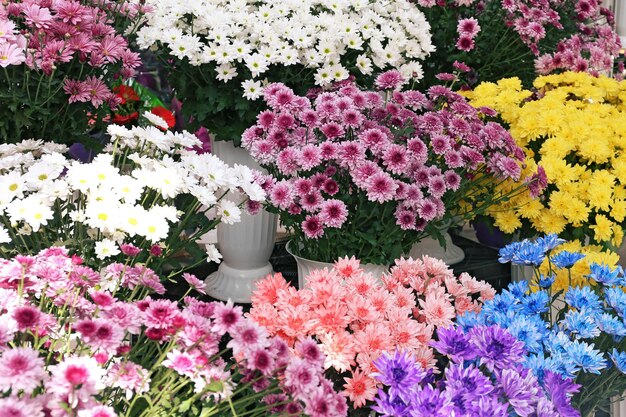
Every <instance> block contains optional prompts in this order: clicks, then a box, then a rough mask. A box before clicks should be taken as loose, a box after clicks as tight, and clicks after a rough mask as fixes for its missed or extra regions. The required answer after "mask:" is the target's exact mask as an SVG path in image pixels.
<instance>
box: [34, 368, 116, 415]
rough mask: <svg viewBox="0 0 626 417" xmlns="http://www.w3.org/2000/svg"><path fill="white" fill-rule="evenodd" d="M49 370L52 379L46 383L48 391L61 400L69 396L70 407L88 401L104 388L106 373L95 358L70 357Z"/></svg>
mask: <svg viewBox="0 0 626 417" xmlns="http://www.w3.org/2000/svg"><path fill="white" fill-rule="evenodd" d="M49 370H50V371H51V374H52V377H51V379H50V381H49V382H47V383H46V387H47V389H48V391H49V392H50V393H52V394H54V395H55V396H58V397H61V398H64V397H66V396H67V398H68V401H69V405H70V407H73V406H75V404H77V403H78V402H79V401H86V400H87V399H89V397H91V396H92V395H95V394H97V393H98V392H100V390H102V389H103V388H104V382H103V377H104V374H105V371H104V369H102V368H101V367H100V366H99V365H98V362H97V361H96V360H95V359H94V358H90V357H87V356H69V357H66V358H65V359H64V360H63V361H62V362H61V363H59V364H58V365H53V366H51V367H50V368H49Z"/></svg>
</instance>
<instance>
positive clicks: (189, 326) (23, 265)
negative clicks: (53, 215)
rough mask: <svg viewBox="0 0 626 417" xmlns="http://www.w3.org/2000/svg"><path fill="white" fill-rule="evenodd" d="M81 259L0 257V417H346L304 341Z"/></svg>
mask: <svg viewBox="0 0 626 417" xmlns="http://www.w3.org/2000/svg"><path fill="white" fill-rule="evenodd" d="M81 263H82V259H81V258H80V257H78V256H76V255H72V256H70V255H69V253H68V252H67V250H66V249H64V248H61V247H52V248H48V249H44V250H43V251H42V252H40V253H38V254H36V255H34V256H26V255H19V256H16V257H15V258H13V259H10V260H4V259H3V260H0V286H1V289H0V294H1V295H2V314H1V315H0V318H1V319H2V320H0V334H1V335H2V336H1V338H0V352H1V353H0V369H1V370H2V372H1V376H0V415H3V416H8V415H11V416H15V417H43V416H44V415H48V416H49V415H52V416H68V417H69V416H80V417H116V416H119V417H130V416H136V417H148V416H156V415H170V416H178V417H182V416H188V415H202V416H206V417H209V416H220V417H223V416H230V415H232V416H233V417H236V416H237V415H240V416H241V415H246V416H265V415H268V414H269V413H286V414H287V415H301V414H302V413H303V412H304V413H306V414H308V415H311V416H318V415H322V414H321V410H324V411H325V413H326V414H323V415H327V416H338V417H339V416H345V415H346V409H347V407H346V400H345V398H343V397H342V396H340V395H339V394H337V393H336V392H334V391H333V388H332V386H331V384H330V382H329V381H327V380H326V379H325V378H324V376H323V374H322V372H323V368H322V363H323V360H324V359H323V355H322V354H321V352H320V351H319V350H318V349H317V345H316V344H315V343H312V342H311V341H310V340H303V341H302V342H301V343H300V344H298V346H297V347H296V349H295V350H293V351H292V350H290V349H288V348H287V346H286V344H285V343H284V342H283V341H281V340H280V339H279V338H272V337H268V336H267V333H266V332H265V331H264V330H263V329H262V328H260V327H259V326H258V325H257V324H255V323H254V322H252V321H251V320H249V319H246V318H244V317H243V315H242V311H241V307H234V306H233V305H232V303H228V304H224V303H218V302H212V303H207V302H202V301H198V300H197V299H195V298H192V297H185V298H184V305H182V306H181V305H179V304H178V303H177V302H174V301H170V300H166V299H153V298H151V297H150V296H146V295H147V294H149V293H152V292H157V293H158V292H159V291H158V286H159V285H160V282H159V278H158V276H157V275H156V274H155V272H154V271H152V270H151V269H149V268H146V267H145V266H139V267H131V266H130V265H129V264H128V263H111V264H108V265H107V266H106V267H105V268H103V269H102V271H101V272H100V273H98V272H96V271H95V270H93V269H91V268H89V267H87V266H84V265H82V264H81ZM186 279H187V280H188V281H189V283H190V285H191V286H192V287H195V288H196V289H198V290H199V291H203V290H202V282H201V281H199V280H198V279H197V278H196V277H194V276H192V275H187V276H186ZM188 292H189V291H188Z"/></svg>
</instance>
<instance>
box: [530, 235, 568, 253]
mask: <svg viewBox="0 0 626 417" xmlns="http://www.w3.org/2000/svg"><path fill="white" fill-rule="evenodd" d="M535 243H536V244H537V245H538V246H540V247H541V248H542V250H543V251H544V252H548V251H551V250H552V249H554V248H556V247H557V246H559V245H562V244H563V243H565V239H561V238H560V237H558V236H557V235H556V233H550V234H549V235H545V236H543V237H540V238H538V239H537V241H536V242H535Z"/></svg>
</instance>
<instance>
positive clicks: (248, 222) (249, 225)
mask: <svg viewBox="0 0 626 417" xmlns="http://www.w3.org/2000/svg"><path fill="white" fill-rule="evenodd" d="M212 150H213V153H214V154H215V155H217V156H218V157H220V159H222V160H223V161H224V162H226V163H227V164H229V165H233V164H240V165H246V166H248V167H250V168H253V169H260V168H261V167H260V166H259V164H258V163H257V162H256V161H255V160H254V159H252V157H251V156H250V154H249V153H248V152H247V151H246V150H245V149H242V148H236V147H235V146H234V145H233V144H232V142H222V141H216V142H213V143H212ZM277 221H278V219H277V216H276V215H275V214H271V213H268V212H267V211H265V210H263V211H261V212H259V213H258V214H256V215H254V216H251V215H249V214H247V213H242V214H241V221H240V222H238V223H235V224H232V225H228V224H219V225H218V226H217V246H218V248H219V251H220V253H221V254H222V257H223V259H222V263H221V264H220V266H219V268H218V270H217V271H216V272H214V273H213V274H211V275H209V277H208V278H207V279H206V281H205V282H206V290H207V294H208V295H210V296H211V297H213V298H217V299H218V300H223V301H226V300H229V299H230V300H233V301H234V302H236V303H249V302H250V297H251V296H252V293H253V291H254V290H255V289H256V282H257V281H258V280H260V279H262V278H264V277H265V276H267V275H268V274H271V273H272V272H274V271H273V269H272V265H271V264H270V263H269V259H270V256H271V254H272V251H273V249H274V243H275V239H276V226H277Z"/></svg>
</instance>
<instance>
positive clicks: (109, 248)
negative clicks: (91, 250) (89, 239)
mask: <svg viewBox="0 0 626 417" xmlns="http://www.w3.org/2000/svg"><path fill="white" fill-rule="evenodd" d="M95 251H96V257H97V258H98V259H106V258H108V257H110V256H116V255H119V254H120V249H119V248H118V247H117V243H115V242H114V241H112V240H109V239H102V240H101V241H99V242H96V247H95Z"/></svg>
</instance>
